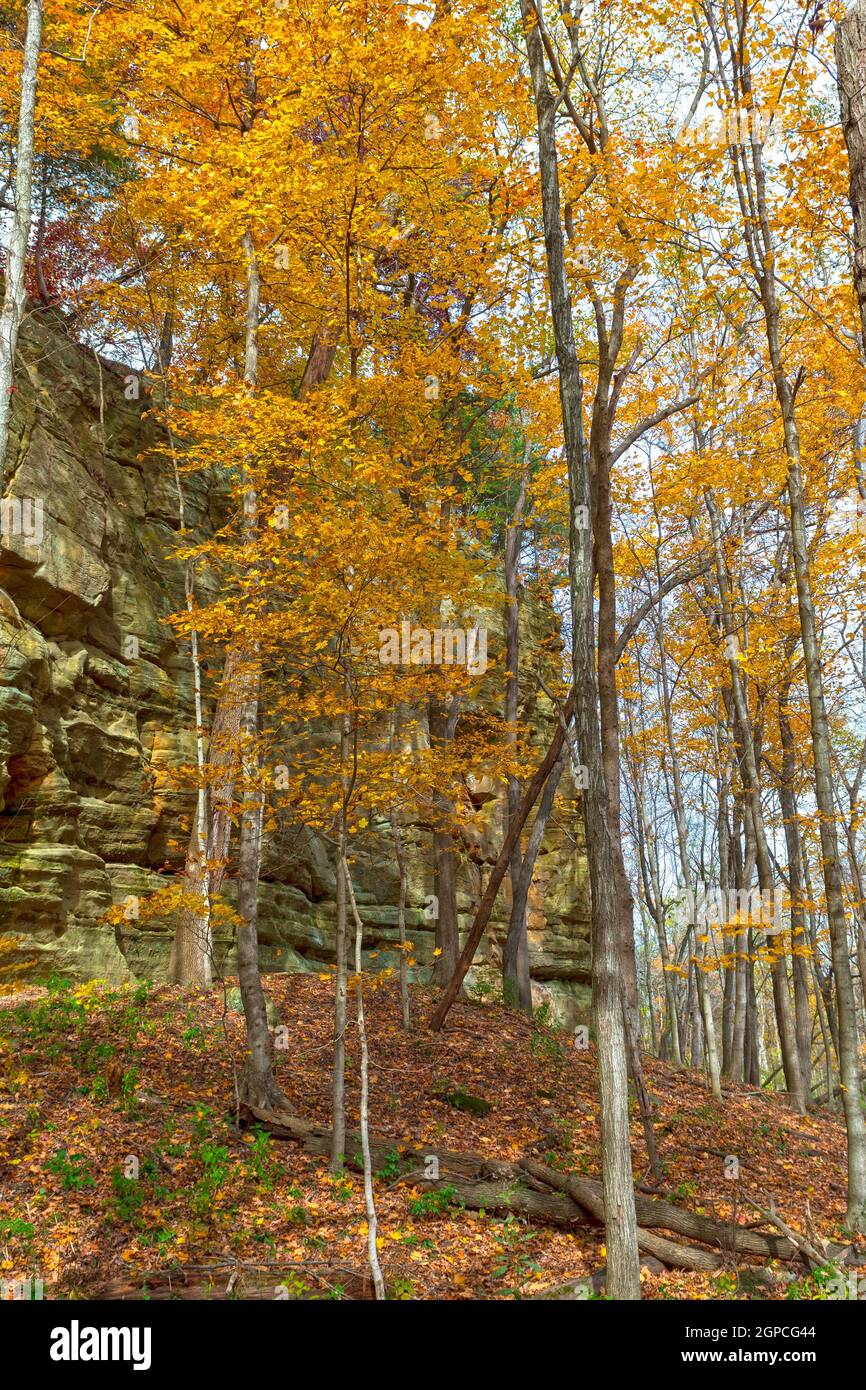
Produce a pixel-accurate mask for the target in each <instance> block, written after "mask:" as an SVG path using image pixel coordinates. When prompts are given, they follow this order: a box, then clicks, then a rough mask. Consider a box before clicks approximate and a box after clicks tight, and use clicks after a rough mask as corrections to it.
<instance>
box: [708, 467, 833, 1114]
mask: <svg viewBox="0 0 866 1390" xmlns="http://www.w3.org/2000/svg"><path fill="white" fill-rule="evenodd" d="M704 496H705V500H706V505H707V512H708V514H709V518H710V529H711V533H712V539H713V552H714V555H715V561H716V582H717V585H718V590H719V601H720V605H721V610H722V617H723V620H724V625H725V626H724V630H725V640H726V644H727V648H728V666H729V669H730V673H731V690H732V693H733V698H734V706H735V709H736V715H737V722H738V726H739V729H740V735H741V739H742V751H743V771H744V774H745V792H746V796H747V798H748V809H749V814H750V816H751V822H752V828H753V830H754V835H755V854H756V863H757V868H758V884H759V887H760V889H761V893H762V895H768V897H767V898H765V901H770V902H772V901H773V900H774V897H775V893H776V886H775V882H774V878H773V871H772V867H771V863H770V853H769V848H768V845H767V838H766V833H765V830H764V818H763V812H762V809H761V794H760V787H759V783H758V766H757V760H756V757H755V745H754V739H753V736H752V725H751V718H750V714H749V707H748V703H747V700H746V695H745V691H744V690H743V682H742V678H741V675H740V663H739V659H738V648H737V642H738V639H737V636H736V632H735V629H734V619H733V612H732V605H731V599H730V590H729V587H728V577H727V571H726V569H725V562H724V556H723V553H722V539H721V524H720V517H719V510H718V507H717V506H716V503H715V499H714V498H713V494H712V491H711V489H709V488H706V489H705V492H704ZM770 949H771V950H772V941H771V942H770ZM771 972H772V978H773V999H774V1002H775V1006H776V1018H777V1022H778V1028H779V1042H780V1045H781V1049H782V1060H783V1063H784V1067H785V1082H786V1085H787V1088H788V1092H789V1094H790V1096H791V1099H792V1101H793V1103H794V1105H795V1106H796V1108H797V1109H798V1110H799V1111H800V1113H801V1114H805V1111H806V1102H807V1099H808V1096H807V1094H806V1092H805V1090H804V1088H803V1078H802V1076H801V1073H800V1059H799V1054H798V1052H797V1040H796V1035H795V1031H794V1020H793V1016H792V1012H791V1000H790V996H789V994H788V979H787V973H786V971H785V964H784V956H780V955H779V953H778V952H777V951H773V961H772V966H771Z"/></svg>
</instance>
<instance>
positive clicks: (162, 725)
mask: <svg viewBox="0 0 866 1390" xmlns="http://www.w3.org/2000/svg"><path fill="white" fill-rule="evenodd" d="M147 406H148V402H147V400H146V398H144V396H143V393H142V391H141V389H140V383H139V382H138V381H137V379H136V377H135V376H134V374H132V373H130V372H128V370H127V369H126V368H121V367H117V366H116V365H114V364H111V363H108V362H105V361H104V360H99V359H98V358H96V357H95V355H94V354H92V353H90V352H88V351H87V350H85V349H84V348H82V347H81V346H80V345H78V344H76V343H75V342H73V341H72V340H71V339H70V338H69V337H68V335H67V334H66V332H65V329H64V325H63V323H62V322H61V321H60V320H59V319H58V318H57V317H56V316H54V315H53V314H50V313H42V312H34V313H32V314H31V315H30V316H29V317H28V319H27V321H26V323H25V325H24V329H23V332H22V335H21V344H20V352H19V363H18V369H17V374H16V388H15V399H14V407H13V433H12V439H11V442H10V452H9V459H8V462H7V489H8V496H7V499H6V501H5V502H4V504H3V514H2V517H0V526H2V537H0V542H2V547H0V947H2V948H3V950H2V955H0V961H2V963H3V969H4V970H5V971H7V972H8V971H9V970H10V969H14V970H15V971H16V972H17V973H16V975H15V978H17V979H21V978H28V977H30V978H36V977H40V976H45V975H46V974H48V973H50V971H51V970H52V969H56V970H59V971H61V972H64V973H68V974H74V975H76V976H81V977H90V976H104V977H107V978H109V979H113V980H117V979H121V978H126V977H127V976H128V975H129V974H130V973H131V974H133V975H136V976H148V977H151V978H155V979H158V978H160V977H164V976H165V973H166V970H167V966H168V958H169V949H170V940H171V932H172V923H171V922H161V923H152V922H151V923H148V924H146V925H145V924H141V925H138V924H137V923H136V921H135V920H134V919H131V920H130V921H128V922H126V923H125V924H124V925H123V926H122V927H121V928H115V927H110V926H108V925H106V923H105V921H104V920H103V916H104V913H105V912H106V910H107V909H108V908H109V907H110V906H111V905H112V904H118V903H122V902H125V901H126V900H127V899H129V898H130V897H133V898H135V897H138V898H143V897H147V896H149V895H150V894H151V893H152V892H153V891H154V889H156V888H158V887H161V886H164V884H165V882H166V876H168V875H171V874H173V873H175V872H176V870H177V867H178V865H179V863H180V862H181V858H182V849H183V844H184V827H185V826H187V825H188V821H189V813H190V798H189V796H188V795H186V794H185V793H184V792H183V791H182V790H180V789H179V788H178V786H177V785H176V783H175V779H173V777H172V770H173V769H176V768H177V767H178V766H179V765H181V764H184V763H190V762H192V761H193V760H194V746H193V738H192V719H191V710H192V681H191V671H190V662H189V655H188V652H187V651H186V650H184V648H183V647H182V645H180V644H179V643H178V642H177V641H176V639H175V637H174V635H173V633H172V630H171V628H170V627H169V626H168V625H167V623H166V621H165V619H166V615H167V614H169V613H171V612H173V611H177V610H178V609H179V608H181V607H182V605H183V587H182V572H181V566H180V565H179V563H178V562H177V561H176V560H175V559H173V558H172V548H173V545H174V543H175V541H176V535H177V526H178V521H177V517H178V499H177V492H176V487H175V481H174V478H173V475H172V470H171V468H170V467H167V465H166V460H165V457H164V455H162V454H160V453H159V452H158V451H157V449H156V447H155V446H156V445H157V444H158V433H157V426H156V425H155V423H154V422H153V420H152V419H151V418H150V417H149V416H148V411H147ZM184 492H185V500H186V511H187V517H188V521H189V523H190V524H191V525H193V526H195V527H197V528H200V529H202V530H205V531H206V530H208V529H209V528H210V527H211V526H212V525H213V524H214V520H215V517H216V516H217V515H218V513H219V501H220V496H219V490H218V489H217V488H216V487H211V486H209V484H208V481H207V480H206V479H205V478H204V477H201V476H196V477H192V478H190V477H186V478H185V479H184ZM533 622H535V623H537V624H540V625H541V627H543V626H544V625H545V624H546V625H547V628H548V630H549V628H550V623H551V618H550V615H549V614H547V615H544V614H540V615H539V614H537V613H536V614H535V615H532V614H530V616H529V619H528V624H529V626H528V628H527V634H526V636H527V640H529V641H531V640H534V639H533V634H532V631H531V627H532V623H533ZM534 715H535V717H536V720H537V724H538V732H539V738H543V737H544V736H545V732H546V726H549V723H550V718H551V714H550V711H549V710H544V709H543V708H539V709H538V710H537V711H535V712H534ZM560 820H561V821H562V822H564V829H560V830H557V828H556V827H553V828H552V829H551V832H550V834H549V835H548V839H547V841H546V843H545V846H544V848H543V851H542V854H541V856H540V858H539V863H538V870H537V873H536V881H535V885H534V888H533V891H532V898H531V902H530V916H529V927H530V941H531V947H532V973H533V978H534V980H535V981H537V982H538V986H537V988H538V993H539V1000H540V1001H541V1000H542V999H543V1000H545V1001H546V1002H548V1003H549V1004H550V1006H551V1010H552V1012H553V1013H554V1014H555V1015H556V1016H557V1017H559V1018H561V1019H563V1020H565V1021H568V1022H571V1021H573V1020H574V1019H576V1018H579V1017H583V1016H584V1015H585V1011H586V1007H587V1003H588V980H589V946H588V937H589V931H588V901H587V898H588V887H587V882H586V874H585V870H584V859H583V852H582V838H581V837H582V823H581V819H580V815H579V807H578V805H577V803H576V802H574V801H572V802H571V803H568V802H566V804H565V806H564V809H563V811H562V813H561V816H560ZM500 834H501V806H500V807H499V809H498V810H497V814H496V815H495V816H494V817H493V818H492V821H491V824H490V828H489V836H488V840H487V843H482V844H478V843H476V844H475V845H473V846H472V847H471V854H470V853H467V854H465V855H462V856H461V869H460V882H459V891H460V898H459V907H460V910H461V913H462V914H464V916H466V917H468V914H470V913H471V911H472V908H473V904H474V902H475V901H476V900H477V897H478V893H479V887H480V878H481V875H482V874H483V872H484V864H485V862H489V861H490V859H491V858H492V857H495V847H496V844H497V840H498V837H499V835H500ZM408 850H409V855H408V858H409V863H410V898H409V901H410V910H409V913H408V919H407V920H408V925H409V927H410V932H411V937H412V940H413V942H414V945H415V956H416V959H417V960H418V963H419V968H423V967H424V966H425V965H427V964H428V963H429V961H430V959H431V955H432V932H433V924H432V922H430V921H428V920H427V918H426V916H425V912H424V901H425V898H426V897H427V895H428V894H430V892H431V891H432V889H431V883H430V868H429V865H430V852H429V832H428V831H427V830H425V828H424V827H421V826H416V827H413V828H412V829H411V830H410V831H409V832H408ZM355 876H356V880H357V890H358V896H359V906H360V909H361V913H362V916H363V918H364V920H365V924H366V937H367V940H366V944H367V948H368V953H369V958H370V960H371V963H373V964H374V965H378V966H387V965H391V964H393V963H394V962H395V960H396V953H395V951H394V943H395V941H396V939H397V909H396V902H397V876H396V870H395V868H394V864H393V856H392V854H391V850H390V837H389V836H388V833H387V827H384V826H383V827H381V828H380V833H379V835H378V836H376V837H374V838H373V839H372V841H371V842H370V847H369V850H368V852H367V853H366V854H364V855H360V856H359V858H358V861H357V863H356V866H355ZM506 912H507V901H506V900H503V902H502V903H501V905H500V910H499V915H498V916H497V918H496V919H495V921H494V928H493V932H492V935H491V941H490V944H489V945H488V946H487V948H486V949H487V951H488V953H489V955H488V959H489V961H490V964H491V965H495V963H496V953H497V950H498V943H499V941H501V935H502V931H503V929H504V921H505V914H506ZM333 931H334V867H333V862H332V858H331V855H330V854H329V852H328V849H327V847H326V846H325V844H324V843H323V842H322V841H321V840H320V839H318V838H316V837H315V836H314V835H312V834H311V833H310V832H309V831H307V830H305V829H303V828H300V829H299V828H294V829H292V828H289V829H287V830H286V832H285V833H283V834H282V835H281V836H280V838H279V840H278V841H277V842H276V843H275V844H273V845H271V847H270V849H269V853H268V855H267V856H266V859H265V863H264V866H263V882H262V888H261V907H260V933H261V940H262V959H263V965H264V968H265V969H267V970H320V969H322V968H323V966H324V965H325V964H327V963H328V962H329V960H330V958H331V955H332V945H333ZM219 951H220V957H221V962H222V964H223V966H224V967H225V968H227V969H230V968H231V963H232V962H231V942H230V941H229V940H225V941H223V942H221V943H219ZM481 973H482V975H483V969H482V972H481Z"/></svg>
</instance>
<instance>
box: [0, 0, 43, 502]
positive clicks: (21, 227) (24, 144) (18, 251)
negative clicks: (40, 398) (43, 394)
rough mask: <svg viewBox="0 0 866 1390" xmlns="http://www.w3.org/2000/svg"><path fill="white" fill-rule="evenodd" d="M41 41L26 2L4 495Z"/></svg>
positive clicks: (1, 316) (6, 334)
mask: <svg viewBox="0 0 866 1390" xmlns="http://www.w3.org/2000/svg"><path fill="white" fill-rule="evenodd" d="M41 41H42V0H27V34H26V37H25V39H24V62H23V65H22V68H21V91H20V98H19V104H18V148H17V153H16V161H15V189H14V199H15V212H14V214H13V216H12V229H11V231H10V234H9V250H8V252H7V255H6V266H5V283H4V286H3V308H2V310H0V499H2V497H3V496H4V493H5V477H6V472H5V468H6V450H7V447H8V443H9V416H10V414H11V411H12V386H13V381H14V375H15V352H16V350H17V347H18V331H19V329H20V327H21V320H22V318H23V317H24V305H25V303H26V299H27V295H26V291H25V288H24V262H25V259H26V256H27V242H28V240H29V238H30V219H31V216H32V202H33V139H34V129H35V114H36V79H37V70H38V67H39V45H40V43H41Z"/></svg>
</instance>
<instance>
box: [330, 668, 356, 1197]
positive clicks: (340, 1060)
mask: <svg viewBox="0 0 866 1390" xmlns="http://www.w3.org/2000/svg"><path fill="white" fill-rule="evenodd" d="M348 687H349V683H348V680H347V681H346V683H345V692H346V693H345V699H346V701H347V708H346V709H344V711H343V715H342V718H341V721H340V780H341V783H342V797H341V805H340V824H339V829H338V842H337V876H336V920H335V925H334V961H335V971H334V976H335V978H334V986H335V989H334V1064H333V1078H332V1090H331V1110H332V1120H333V1129H332V1132H331V1172H332V1173H339V1172H340V1170H341V1169H342V1167H343V1160H344V1158H345V1149H346V1024H347V1022H348V993H349V986H348V972H347V959H348V954H347V948H346V875H345V874H344V873H343V872H342V870H341V865H342V863H343V860H344V859H345V857H346V851H347V848H348V834H347V818H348V805H347V802H348V796H349V782H348V775H347V767H348V761H349V735H350V732H351V722H350V716H349V710H348Z"/></svg>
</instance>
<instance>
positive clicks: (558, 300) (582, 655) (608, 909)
mask: <svg viewBox="0 0 866 1390" xmlns="http://www.w3.org/2000/svg"><path fill="white" fill-rule="evenodd" d="M521 14H522V17H523V25H524V35H525V40H526V48H527V54H528V57H529V66H530V71H531V75H532V83H533V89H534V94H535V107H536V116H537V129H538V158H539V169H540V174H541V191H542V213H543V221H544V242H545V252H546V258H547V278H548V287H549V293H550V301H551V311H552V317H553V329H554V341H555V344H556V356H557V363H558V367H559V398H560V407H561V411H562V423H563V433H564V436H565V454H566V461H567V465H568V487H569V592H570V598H571V611H572V671H573V677H574V686H575V711H574V714H575V731H576V734H577V744H578V749H579V751H580V756H581V759H582V762H583V765H584V766H585V767H586V769H587V781H588V787H587V789H586V792H585V796H584V806H585V820H586V842H587V857H588V860H589V875H590V891H591V894H592V948H593V961H592V965H593V1016H594V1021H595V1032H596V1042H597V1047H598V1064H599V1085H600V1092H601V1151H602V1165H603V1186H604V1215H605V1230H606V1237H607V1260H608V1265H607V1267H608V1292H609V1294H610V1295H611V1297H613V1298H616V1299H639V1298H640V1260H639V1255H638V1246H637V1221H636V1218H635V1209H634V1180H633V1176H632V1160H631V1143H630V1138H629V1115H628V1064H627V1040H626V1025H625V1014H624V1008H623V992H624V991H623V979H622V957H621V952H620V944H621V943H620V921H621V917H620V900H619V895H618V892H617V878H616V869H615V864H614V860H613V854H612V849H611V843H610V826H609V821H608V799H607V788H606V785H605V774H604V764H603V755H602V747H601V735H600V730H599V722H598V689H597V682H596V669H595V631H594V620H593V572H592V544H591V541H592V538H591V533H590V531H589V529H588V528H587V527H586V524H585V521H586V518H587V517H589V516H590V515H591V507H592V499H591V495H590V480H589V468H588V462H587V451H586V440H585V437H584V431H583V419H582V408H583V407H582V395H583V387H582V382H581V377H580V366H579V363H578V357H577V349H576V345H575V339H574V323H573V319H572V309H571V296H570V293H569V288H568V280H567V276H566V269H565V255H564V244H563V233H562V209H561V201H560V192H559V166H558V156H557V149H556V128H555V120H556V108H557V101H556V98H555V97H554V96H553V95H552V94H551V91H550V87H549V83H548V76H547V70H546V65H545V58H544V47H543V43H542V39H541V35H540V34H539V31H538V23H537V21H538V15H537V12H536V11H535V8H534V6H532V7H531V6H530V4H529V0H521Z"/></svg>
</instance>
